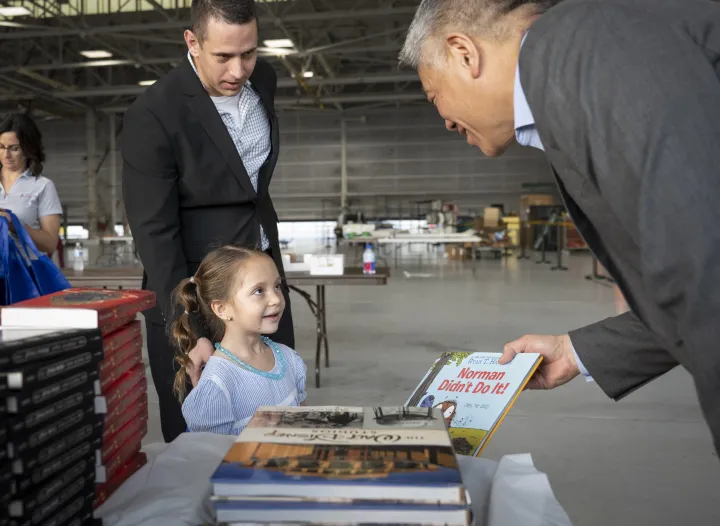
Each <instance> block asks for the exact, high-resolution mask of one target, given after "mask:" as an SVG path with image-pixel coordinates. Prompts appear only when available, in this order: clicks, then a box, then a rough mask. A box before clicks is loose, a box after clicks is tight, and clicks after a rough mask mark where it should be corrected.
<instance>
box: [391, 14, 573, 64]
mask: <svg viewBox="0 0 720 526" xmlns="http://www.w3.org/2000/svg"><path fill="white" fill-rule="evenodd" d="M559 1H561V0H423V1H422V3H421V4H420V6H419V7H418V10H417V12H416V13H415V18H414V19H413V21H412V24H410V29H409V30H408V35H407V38H406V39H405V45H404V46H403V48H402V50H401V51H400V62H401V63H403V64H405V65H407V66H410V67H412V68H415V69H417V68H418V66H419V65H420V64H427V65H431V66H437V65H438V64H440V63H441V60H442V58H443V56H444V55H443V50H444V47H443V42H444V39H445V36H446V35H448V34H449V33H451V32H459V33H464V34H467V35H473V36H479V35H483V36H491V37H493V38H502V35H503V34H504V33H505V29H506V28H505V26H504V24H502V21H503V19H504V18H505V15H508V14H510V13H511V12H513V11H516V10H519V9H524V10H526V11H528V14H540V13H543V12H545V11H547V10H548V9H549V8H550V7H552V6H553V5H555V4H557V3H558V2H559Z"/></svg>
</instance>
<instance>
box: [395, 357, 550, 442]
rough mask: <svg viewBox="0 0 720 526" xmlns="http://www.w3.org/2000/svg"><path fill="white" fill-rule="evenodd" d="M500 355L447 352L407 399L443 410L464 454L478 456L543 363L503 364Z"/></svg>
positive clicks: (520, 359)
mask: <svg viewBox="0 0 720 526" xmlns="http://www.w3.org/2000/svg"><path fill="white" fill-rule="evenodd" d="M500 356H501V354H500V353H479V352H478V353H467V352H455V353H443V354H442V355H441V356H440V358H439V359H438V360H437V361H436V362H435V363H434V364H433V366H432V367H431V368H430V370H429V371H428V373H427V374H426V375H425V377H424V378H423V379H422V381H421V382H420V385H418V387H417V388H416V389H415V392H414V393H413V394H412V395H411V396H410V398H409V399H408V401H407V404H406V405H407V406H409V407H420V408H429V407H433V408H437V409H439V410H440V411H441V412H442V414H443V418H444V420H445V423H446V425H447V427H448V430H449V432H450V436H451V437H452V444H453V447H454V448H455V451H456V452H457V453H458V454H459V455H469V456H478V455H480V453H481V452H482V450H483V448H484V447H485V445H486V444H487V443H488V441H489V440H490V438H491V436H492V433H493V432H494V431H495V429H497V426H498V425H499V424H500V422H501V421H502V419H503V417H504V416H505V414H506V413H507V411H508V410H509V409H510V407H511V406H512V404H513V403H514V402H515V399H516V398H517V396H518V394H519V393H520V392H521V391H522V390H523V388H524V387H525V384H526V383H527V381H528V380H529V379H530V377H531V376H532V374H533V373H534V372H535V370H536V369H537V366H538V365H539V364H540V360H541V359H542V358H541V357H540V355H538V354H519V355H517V356H516V357H515V359H514V360H513V361H512V362H511V363H509V364H506V365H500V364H499V363H498V359H499V358H500Z"/></svg>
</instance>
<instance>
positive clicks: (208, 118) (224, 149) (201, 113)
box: [181, 57, 257, 199]
mask: <svg viewBox="0 0 720 526" xmlns="http://www.w3.org/2000/svg"><path fill="white" fill-rule="evenodd" d="M181 67H183V68H185V70H186V71H185V73H186V75H185V76H186V79H185V80H186V82H185V94H186V95H187V96H188V106H189V107H190V109H191V110H192V112H193V113H194V114H195V116H196V117H197V119H198V120H199V121H200V124H201V125H202V127H203V128H204V129H205V131H206V132H207V134H208V135H209V136H210V139H211V140H212V141H213V143H214V144H215V146H216V147H217V149H218V151H219V152H220V155H222V156H223V158H224V159H225V162H227V163H228V165H229V166H230V169H231V170H232V172H233V174H234V175H235V177H236V178H237V180H238V181H239V182H240V185H241V186H242V187H243V190H245V192H246V193H247V195H249V196H251V197H252V198H253V199H255V197H256V196H257V193H256V192H255V189H254V188H253V186H252V183H251V182H250V177H249V176H248V174H247V171H246V170H245V165H244V164H243V162H242V159H241V158H240V154H239V153H238V151H237V148H236V147H235V143H234V142H233V140H232V137H230V134H229V133H228V130H227V127H226V126H225V123H224V122H223V120H222V118H221V117H220V114H219V113H218V111H217V108H216V107H215V104H213V102H212V100H211V99H210V96H209V95H208V93H207V92H206V91H205V88H204V87H203V85H202V83H201V82H200V79H199V78H198V77H197V75H196V74H195V71H193V68H192V66H191V65H190V63H189V62H188V59H187V57H186V59H185V61H184V63H183V64H182V66H181Z"/></svg>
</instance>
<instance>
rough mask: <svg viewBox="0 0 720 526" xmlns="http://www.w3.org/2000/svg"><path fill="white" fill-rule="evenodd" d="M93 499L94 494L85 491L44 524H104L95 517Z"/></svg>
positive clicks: (89, 525) (98, 525)
mask: <svg viewBox="0 0 720 526" xmlns="http://www.w3.org/2000/svg"><path fill="white" fill-rule="evenodd" d="M93 500H94V494H91V493H90V492H87V491H86V492H84V493H83V494H82V495H80V496H78V497H76V498H75V499H74V500H73V501H72V502H71V503H70V504H68V505H67V506H66V507H65V509H63V510H61V511H60V512H59V513H58V514H57V515H55V516H54V517H52V518H50V519H48V520H47V521H46V522H45V523H44V525H43V526H102V520H101V519H93V507H92V503H93Z"/></svg>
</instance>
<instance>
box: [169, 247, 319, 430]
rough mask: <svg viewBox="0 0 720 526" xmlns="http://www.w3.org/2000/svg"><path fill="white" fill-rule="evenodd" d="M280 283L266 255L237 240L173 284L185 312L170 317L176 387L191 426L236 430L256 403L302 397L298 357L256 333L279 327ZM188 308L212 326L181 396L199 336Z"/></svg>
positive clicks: (292, 401) (302, 369)
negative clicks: (194, 378)
mask: <svg viewBox="0 0 720 526" xmlns="http://www.w3.org/2000/svg"><path fill="white" fill-rule="evenodd" d="M280 287H281V281H280V275H279V274H278V270H277V267H276V266H275V263H274V262H273V260H272V259H271V258H270V257H268V256H267V255H265V254H264V253H262V252H256V251H253V250H248V249H245V248H240V247H236V246H226V247H222V248H219V249H217V250H214V251H213V252H211V253H210V254H208V255H207V256H206V257H205V259H204V260H203V262H202V263H201V264H200V267H199V268H198V271H197V272H196V273H195V275H194V276H193V277H191V278H190V279H186V280H183V281H182V282H181V283H180V285H178V287H177V289H176V290H175V298H176V301H177V303H178V304H179V305H180V306H181V307H182V308H184V313H183V314H181V315H180V317H179V318H178V319H177V320H176V321H175V323H174V324H173V338H174V340H175V342H176V346H177V349H178V351H177V358H176V360H177V362H178V363H179V364H180V370H179V371H178V373H177V375H176V377H175V392H176V393H177V395H178V397H179V399H180V401H181V402H183V406H182V412H183V416H184V417H185V421H186V422H187V424H188V429H189V431H207V432H211V433H218V434H225V435H237V434H239V433H240V432H241V431H242V430H243V429H244V428H245V426H246V425H247V423H248V422H249V421H250V418H251V417H252V416H253V414H254V413H255V410H256V409H257V408H258V407H260V406H263V405H284V406H297V405H301V404H304V402H305V398H306V393H305V373H306V367H305V363H304V362H303V361H302V358H300V356H298V354H297V353H296V352H295V351H293V350H292V349H290V348H289V347H286V346H284V345H280V344H278V343H275V342H273V341H272V340H270V339H269V338H267V337H265V336H262V335H263V334H273V333H274V332H276V331H277V329H278V323H279V322H280V318H281V316H282V313H283V310H284V309H285V299H284V297H283V294H282V290H281V288H280ZM191 314H192V315H193V316H197V317H198V318H199V320H200V321H201V322H202V323H203V325H204V326H205V327H207V329H208V330H209V331H210V338H211V340H212V341H213V342H214V345H215V354H214V355H213V356H212V357H211V358H210V360H209V361H208V363H207V365H206V366H205V369H204V370H203V373H202V376H201V377H200V381H199V382H198V384H197V386H196V387H195V388H194V389H193V390H192V391H191V392H190V394H189V395H187V398H185V386H186V382H187V373H186V372H185V366H186V365H188V364H189V363H190V358H189V357H188V356H187V354H188V353H189V352H190V351H191V350H192V348H193V347H194V346H195V344H196V343H197V339H198V335H197V334H196V333H195V332H194V331H193V329H192V324H191V323H190V316H191ZM183 400H184V401H183Z"/></svg>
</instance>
